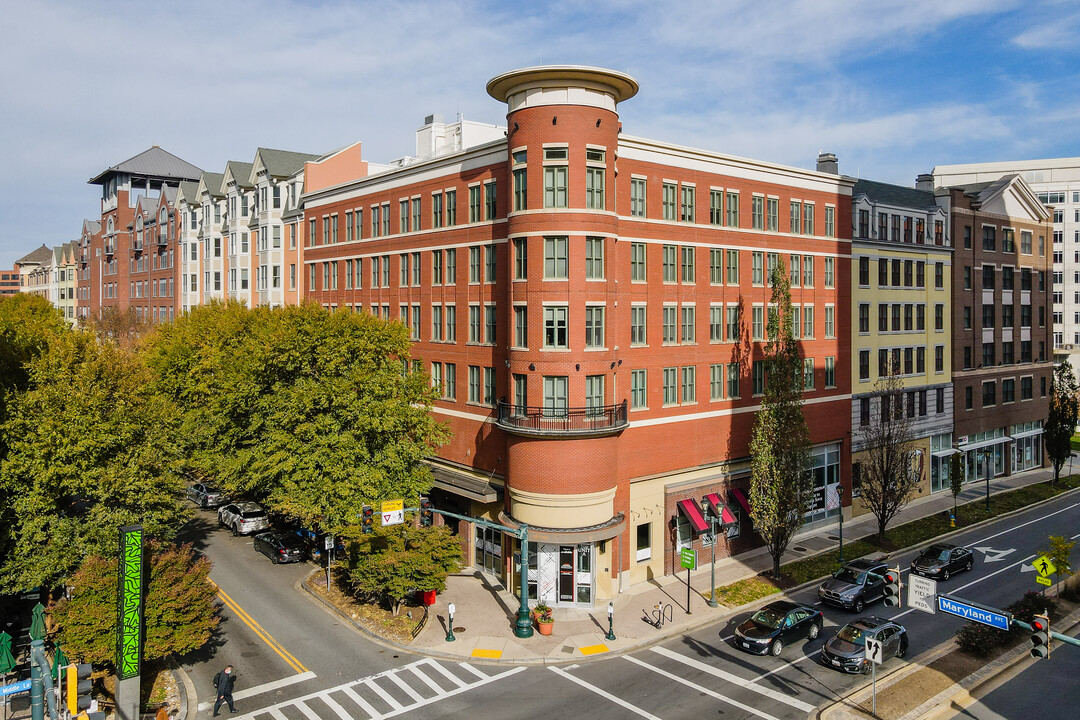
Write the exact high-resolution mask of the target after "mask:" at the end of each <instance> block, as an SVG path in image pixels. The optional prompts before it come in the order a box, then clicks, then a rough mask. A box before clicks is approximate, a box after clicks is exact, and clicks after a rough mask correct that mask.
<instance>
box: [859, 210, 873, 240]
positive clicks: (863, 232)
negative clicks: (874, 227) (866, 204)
mask: <svg viewBox="0 0 1080 720" xmlns="http://www.w3.org/2000/svg"><path fill="white" fill-rule="evenodd" d="M858 237H861V238H868V237H870V211H869V210H860V211H859V235H858Z"/></svg>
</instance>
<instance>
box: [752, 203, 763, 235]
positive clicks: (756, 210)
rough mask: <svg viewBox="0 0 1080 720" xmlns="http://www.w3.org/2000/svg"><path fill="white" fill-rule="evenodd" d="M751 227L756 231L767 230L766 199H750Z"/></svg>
mask: <svg viewBox="0 0 1080 720" xmlns="http://www.w3.org/2000/svg"><path fill="white" fill-rule="evenodd" d="M750 227H752V228H753V229H754V230H764V229H765V198H763V197H761V196H759V195H754V196H753V197H751V198H750Z"/></svg>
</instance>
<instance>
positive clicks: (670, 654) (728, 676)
mask: <svg viewBox="0 0 1080 720" xmlns="http://www.w3.org/2000/svg"><path fill="white" fill-rule="evenodd" d="M652 651H653V652H654V653H657V654H659V655H663V656H664V657H666V658H670V659H672V660H675V661H677V662H680V663H682V664H683V665H689V666H690V667H692V668H694V669H695V670H700V671H702V672H705V673H708V674H709V675H712V676H714V677H718V678H720V679H721V680H727V681H728V682H729V683H733V684H735V685H738V686H739V687H743V688H746V689H747V690H750V691H752V692H756V693H758V694H759V695H764V696H765V697H767V698H771V699H772V700H776V701H777V702H782V703H785V704H787V705H790V706H791V707H793V708H796V709H797V710H802V711H803V712H811V711H813V710H816V709H817V705H811V704H810V703H807V702H803V701H802V700H796V699H795V698H792V697H788V696H787V695H785V694H783V693H781V692H777V691H776V690H773V689H772V688H767V687H762V686H761V685H755V684H754V683H753V682H751V681H750V680H749V679H748V678H742V677H739V676H738V675H734V674H732V673H729V672H727V671H725V670H721V669H719V668H715V667H713V666H712V665H709V664H707V663H703V662H701V661H700V660H696V659H694V658H692V657H688V656H686V655H682V654H680V653H677V652H674V651H673V650H668V649H667V648H662V647H654V648H653V649H652Z"/></svg>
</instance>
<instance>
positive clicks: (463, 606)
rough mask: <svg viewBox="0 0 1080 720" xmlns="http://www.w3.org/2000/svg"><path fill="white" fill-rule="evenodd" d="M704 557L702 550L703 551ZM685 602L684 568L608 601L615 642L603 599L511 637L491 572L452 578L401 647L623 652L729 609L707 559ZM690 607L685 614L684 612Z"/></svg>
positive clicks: (543, 657) (862, 528)
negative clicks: (659, 620)
mask: <svg viewBox="0 0 1080 720" xmlns="http://www.w3.org/2000/svg"><path fill="white" fill-rule="evenodd" d="M1051 477H1053V470H1052V468H1037V469H1035V470H1031V471H1028V472H1024V473H1019V474H1017V475H1012V476H1010V477H1005V478H999V479H997V480H992V481H991V482H990V493H991V494H992V495H993V494H996V493H999V492H1003V491H1006V490H1013V489H1015V488H1019V487H1023V486H1026V485H1032V484H1035V483H1039V482H1043V481H1046V480H1049V479H1050V478H1051ZM985 493H986V484H985V482H972V483H970V484H969V485H968V486H967V487H966V488H965V489H964V491H963V492H962V493H961V494H960V498H959V502H960V503H961V504H963V503H964V502H969V501H973V500H978V499H980V498H982V497H984V496H985ZM952 505H953V498H952V495H951V494H950V493H949V492H947V491H946V492H940V493H937V494H935V495H931V496H929V497H925V496H924V497H919V498H916V499H915V500H913V501H912V502H911V503H909V504H908V506H907V507H906V508H904V510H903V511H902V512H901V513H900V514H899V515H898V516H897V518H896V519H894V520H893V521H892V523H890V525H892V526H895V525H902V524H903V523H905V522H909V521H911V520H915V519H918V518H920V517H926V516H928V515H932V514H935V513H939V512H944V511H947V510H950V509H951V508H952ZM836 531H837V525H836V524H835V523H832V524H829V525H826V526H824V527H817V528H813V529H810V530H807V531H805V532H803V533H801V534H799V535H797V536H796V537H795V539H794V540H793V541H792V542H791V544H790V546H789V549H788V552H786V553H785V554H784V557H783V560H782V562H784V563H787V562H791V561H793V560H800V559H804V558H807V557H811V556H813V555H817V554H819V553H821V552H825V551H827V550H829V549H831V548H834V547H836V546H837V543H838V540H837V536H836ZM876 532H877V518H876V517H874V515H873V514H871V513H868V514H866V515H862V516H859V517H858V518H855V519H852V520H846V521H845V522H844V539H845V541H851V540H855V539H859V538H862V537H866V536H868V535H873V534H875V533H876ZM706 557H707V555H706ZM771 568H772V558H771V557H770V556H769V554H768V552H767V550H765V548H760V549H757V550H752V551H750V552H747V553H743V554H741V555H738V556H735V557H729V558H724V559H722V560H717V561H716V586H717V587H720V586H723V585H727V584H729V583H733V582H736V581H738V580H742V579H744V578H749V577H753V576H755V575H757V574H759V573H760V572H761V571H763V570H770V569H771ZM691 588H692V591H691V593H690V607H689V608H687V605H686V602H687V592H686V574H685V573H680V574H679V575H678V576H674V575H669V576H665V577H662V578H656V579H655V580H653V581H650V582H647V583H641V584H639V585H635V586H632V587H631V588H630V589H629V590H628V591H627V592H624V593H620V594H619V596H618V597H617V598H615V600H614V601H613V608H614V634H615V638H616V639H615V640H607V639H606V638H605V636H606V634H607V632H608V615H607V610H608V608H607V605H606V604H603V605H599V604H598V606H597V607H596V608H594V609H592V610H577V609H564V608H556V609H555V625H554V632H553V634H552V635H550V636H542V635H540V634H539V633H538V632H534V634H533V636H532V637H531V638H525V639H522V638H517V637H515V636H514V633H513V628H514V621H515V619H516V615H517V609H518V607H519V604H520V600H519V598H518V597H517V596H516V595H511V594H510V593H508V592H507V591H506V589H505V588H504V587H503V586H502V585H501V584H498V583H496V582H495V581H494V580H493V579H492V578H490V577H488V576H486V575H482V574H480V573H469V574H462V575H455V576H451V577H450V578H448V579H447V587H446V590H445V591H444V592H443V593H440V595H439V596H438V598H437V600H436V603H435V605H433V606H431V608H430V609H429V612H430V615H429V620H428V623H427V625H426V626H425V628H424V629H423V631H421V633H420V634H419V635H418V636H417V637H416V639H415V640H414V641H413V642H412V644H411V645H409V646H408V648H407V649H408V650H410V651H412V652H417V653H421V654H427V655H432V656H436V657H439V656H442V657H447V656H450V657H455V658H469V659H470V660H471V661H478V662H484V661H488V662H510V663H533V664H543V663H559V662H567V661H579V660H581V659H582V658H586V657H589V656H593V655H602V654H606V653H613V652H625V651H628V650H631V649H634V648H638V647H641V646H645V645H650V644H653V643H656V642H659V641H661V640H663V639H666V638H668V637H674V636H677V635H680V634H683V633H686V632H688V631H691V630H693V629H695V628H698V627H702V626H705V625H708V624H711V623H715V622H718V621H720V620H722V619H724V617H725V616H727V615H728V614H730V611H731V608H726V607H724V606H722V605H721V606H719V607H717V608H710V607H709V606H708V604H707V603H706V601H705V598H704V597H702V593H704V592H708V589H709V565H708V563H703V564H702V566H701V568H700V569H699V570H698V571H697V572H696V573H694V574H692V575H691ZM451 602H452V603H454V605H455V610H456V614H455V616H454V636H455V640H454V641H453V642H447V641H446V635H447V626H446V617H447V614H446V610H447V605H448V603H451ZM763 602H764V601H763ZM658 606H659V607H660V608H662V609H664V610H666V609H668V608H670V613H669V614H667V615H666V621H665V622H664V624H663V627H662V628H656V627H653V626H652V625H650V624H648V623H646V622H644V621H643V620H642V616H643V615H644V614H645V613H646V612H648V613H649V614H650V615H651V614H652V613H653V611H654V609H655V608H657V607H658ZM688 610H689V612H688Z"/></svg>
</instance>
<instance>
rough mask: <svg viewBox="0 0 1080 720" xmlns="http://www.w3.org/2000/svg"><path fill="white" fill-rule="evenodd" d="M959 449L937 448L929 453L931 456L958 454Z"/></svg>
mask: <svg viewBox="0 0 1080 720" xmlns="http://www.w3.org/2000/svg"><path fill="white" fill-rule="evenodd" d="M959 454H960V451H959V450H957V449H956V448H945V449H944V450H938V451H937V452H933V453H930V455H931V456H933V457H950V456H952V455H959Z"/></svg>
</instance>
